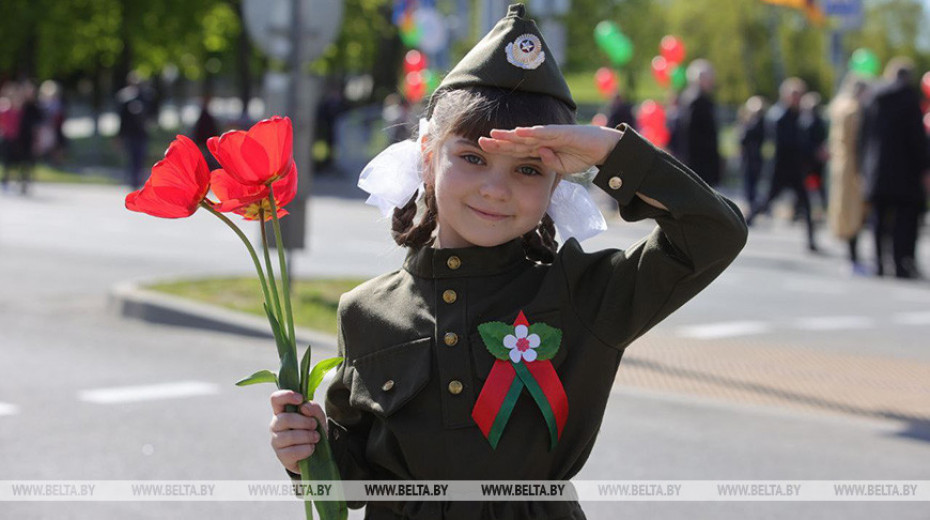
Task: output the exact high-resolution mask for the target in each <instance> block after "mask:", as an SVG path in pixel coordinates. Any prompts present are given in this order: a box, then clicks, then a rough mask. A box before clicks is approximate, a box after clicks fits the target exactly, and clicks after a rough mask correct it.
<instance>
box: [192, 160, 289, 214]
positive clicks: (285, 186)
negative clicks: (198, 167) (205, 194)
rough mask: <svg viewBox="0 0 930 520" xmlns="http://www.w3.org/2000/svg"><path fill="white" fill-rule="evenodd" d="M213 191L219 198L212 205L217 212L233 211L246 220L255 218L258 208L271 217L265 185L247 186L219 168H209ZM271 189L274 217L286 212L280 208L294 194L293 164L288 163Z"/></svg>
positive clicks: (282, 207)
mask: <svg viewBox="0 0 930 520" xmlns="http://www.w3.org/2000/svg"><path fill="white" fill-rule="evenodd" d="M210 184H211V187H212V189H213V194H214V195H216V197H217V198H218V199H220V201H219V202H218V203H217V204H216V205H214V208H216V210H217V211H221V212H223V213H227V212H230V211H231V212H233V213H235V214H237V215H242V216H243V217H245V219H246V220H258V219H259V212H260V210H265V220H271V218H272V215H271V202H270V201H269V200H268V186H250V185H247V184H242V183H240V182H238V181H236V179H234V178H233V177H232V176H231V175H229V173H228V172H227V171H225V170H223V169H222V168H220V169H217V170H213V173H212V174H211V176H210ZM271 187H272V188H273V189H274V201H275V205H276V206H277V208H278V218H280V217H283V216H285V215H287V210H286V209H284V206H286V205H287V204H288V203H289V202H291V201H292V200H293V199H294V195H296V194H297V166H296V165H295V164H294V163H291V168H290V170H289V171H288V172H287V173H286V174H285V175H284V176H283V177H281V178H280V179H278V180H276V181H274V183H273V184H272V185H271Z"/></svg>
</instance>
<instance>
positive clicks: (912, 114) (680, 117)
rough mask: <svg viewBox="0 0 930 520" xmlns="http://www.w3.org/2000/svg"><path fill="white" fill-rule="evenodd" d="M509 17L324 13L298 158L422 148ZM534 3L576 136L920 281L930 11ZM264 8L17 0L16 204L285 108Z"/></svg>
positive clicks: (358, 156) (708, 1)
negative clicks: (493, 29) (435, 113)
mask: <svg viewBox="0 0 930 520" xmlns="http://www.w3.org/2000/svg"><path fill="white" fill-rule="evenodd" d="M290 1H291V0H281V2H284V3H290ZM281 2H278V3H281ZM274 3H275V2H271V3H269V4H268V5H269V6H270V5H272V4H274ZM506 3H507V2H506V1H501V0H345V1H344V2H342V1H337V0H330V1H329V2H323V4H321V6H317V7H314V8H313V9H318V11H316V13H315V15H319V18H320V19H326V20H337V21H338V31H336V32H335V33H334V38H333V40H332V41H323V42H316V45H317V46H318V49H317V50H316V51H315V55H314V56H313V59H311V60H308V61H307V63H306V65H305V66H304V65H300V66H298V68H300V69H301V72H302V73H306V74H308V75H312V76H313V77H315V78H317V79H318V80H319V82H318V85H319V94H318V96H317V97H316V98H315V102H314V103H313V106H312V108H311V109H309V111H310V113H308V114H306V117H307V119H308V120H309V121H312V128H313V131H312V136H313V137H312V138H310V139H308V140H307V142H302V143H301V142H298V143H297V144H298V146H303V147H305V149H308V150H310V152H311V153H310V156H311V157H312V166H313V167H312V171H313V172H315V174H316V175H318V176H330V177H333V178H343V179H346V180H351V179H352V178H354V177H355V176H356V175H357V173H358V172H359V171H360V169H361V167H362V166H363V165H364V164H365V162H366V161H367V160H368V159H369V158H371V157H372V156H373V155H374V154H376V153H377V152H378V151H380V150H381V149H383V148H384V146H386V145H387V144H390V143H391V142H395V141H398V140H401V139H405V138H407V137H408V136H409V132H410V129H412V128H413V127H414V126H415V121H416V119H417V118H418V117H419V116H420V115H421V114H422V111H423V104H424V102H425V100H426V99H428V96H429V94H430V93H431V91H432V89H434V88H435V87H436V85H438V83H439V80H440V79H441V77H442V74H443V73H444V72H445V71H446V70H447V69H448V67H449V66H450V64H452V63H455V61H456V60H457V59H458V58H459V57H461V55H462V53H463V52H464V51H465V50H467V49H468V48H469V47H470V46H471V45H472V44H473V42H474V41H475V40H476V39H477V38H478V37H479V36H480V35H481V34H484V32H486V31H487V30H488V29H489V27H490V24H491V23H492V22H493V21H494V20H496V19H497V18H498V17H499V15H500V13H502V12H504V10H505V8H506ZM251 4H255V5H258V4H259V3H256V2H251ZM337 4H338V9H336V8H334V7H333V6H335V5H337ZM526 4H527V7H528V11H529V13H530V15H531V16H532V17H533V18H535V19H536V20H537V22H538V23H539V25H540V26H541V28H542V31H543V33H544V34H545V35H546V38H547V42H548V44H549V46H550V47H551V50H552V54H554V57H555V58H556V59H557V60H558V61H559V63H560V65H561V67H562V70H563V72H564V73H565V75H566V77H567V79H568V81H569V85H570V87H571V88H572V92H573V94H574V95H575V97H576V101H577V102H578V104H579V112H578V119H579V122H582V123H589V122H590V123H593V124H601V125H610V126H616V125H618V124H620V123H627V124H629V125H631V126H633V127H634V128H636V129H637V130H638V131H639V132H641V133H642V134H643V135H644V136H646V137H647V138H648V139H650V140H651V141H653V142H654V143H655V144H657V145H659V146H661V147H664V148H665V149H667V150H668V151H669V152H670V153H672V154H674V155H675V156H677V157H679V158H680V159H681V160H682V161H683V162H685V163H686V164H688V165H689V166H690V167H692V168H693V169H694V170H695V171H696V172H697V173H698V174H700V175H701V176H702V177H703V178H704V179H705V180H706V181H707V182H708V183H709V184H711V185H712V186H715V187H717V188H718V189H720V190H721V191H724V192H725V193H727V194H728V195H730V196H732V197H733V198H734V199H736V200H738V201H739V202H740V204H741V206H742V207H743V209H744V212H745V215H746V217H747V220H748V222H749V223H750V225H753V226H755V225H759V224H758V223H759V222H766V221H767V222H771V221H772V220H773V219H786V220H788V221H797V222H799V223H802V224H803V229H804V233H805V234H806V238H807V247H808V249H809V250H810V251H811V252H812V253H817V252H818V251H820V250H821V246H820V245H819V244H820V243H821V242H822V241H824V240H825V239H827V236H826V235H829V236H830V237H833V238H835V239H839V240H841V241H843V242H844V243H845V244H847V246H848V257H849V263H848V266H849V267H848V268H849V271H850V273H851V274H854V275H861V276H869V275H894V276H897V277H900V278H918V277H920V276H921V270H920V266H919V265H918V261H917V254H916V244H917V242H918V238H919V235H920V227H921V224H922V221H923V219H924V215H925V213H926V208H927V193H928V183H930V181H928V170H930V161H928V154H930V144H928V143H930V138H928V135H930V112H928V110H930V102H928V100H930V72H927V71H928V70H930V31H927V30H925V29H924V28H925V27H926V26H927V22H928V17H930V9H928V5H927V2H926V1H924V0H817V1H815V0H661V1H658V0H615V1H603V0H527V1H526ZM308 5H309V4H308ZM250 9H253V10H252V11H250ZM271 10H274V9H271ZM329 11H333V12H335V11H338V14H335V15H334V16H333V17H332V18H328V17H327V16H326V13H327V12H329ZM252 12H254V5H253V6H251V7H250V1H249V0H183V1H181V0H163V1H160V2H153V3H140V2H133V1H131V0H95V1H74V2H57V1H53V0H5V1H4V2H3V16H2V17H0V35H2V38H3V44H2V45H0V158H2V167H0V168H2V188H3V191H4V192H5V193H7V194H10V195H11V196H12V195H13V194H16V193H21V194H28V193H29V187H30V183H31V182H35V181H40V182H41V181H68V182H111V183H112V182H118V183H123V184H125V185H127V186H129V187H132V188H138V187H139V186H141V184H142V183H143V182H144V181H145V179H146V177H147V170H148V168H149V167H150V166H151V164H152V163H153V162H154V161H156V160H158V158H159V155H160V154H161V152H162V150H164V148H165V146H166V144H167V143H168V142H169V141H170V140H171V138H173V136H174V135H175V134H176V133H184V134H187V135H188V136H190V137H191V138H192V139H193V140H194V141H195V142H196V143H198V144H199V145H200V146H202V147H204V150H205V151H206V148H205V142H206V139H207V138H208V137H210V136H212V135H217V134H219V133H221V132H222V131H225V130H228V129H233V128H244V127H247V126H248V125H250V124H251V123H252V122H254V121H255V120H257V119H260V118H263V117H265V116H267V115H269V111H270V107H272V106H275V103H274V97H275V96H277V95H278V94H275V92H279V91H276V90H275V87H274V83H275V81H277V80H278V79H279V78H280V77H281V76H282V74H286V73H288V71H289V70H291V69H293V68H294V66H293V63H292V62H289V61H288V60H287V59H284V58H282V54H281V53H277V52H271V51H269V50H268V49H267V47H265V46H263V45H261V44H257V43H256V42H257V41H260V40H261V39H262V38H261V35H257V34H256V31H259V29H255V28H254V27H253V28H251V29H250V28H249V25H250V23H252V24H253V26H254V21H250V18H254V17H253V16H251V15H248V13H252ZM288 29H289V27H286V26H282V27H279V28H277V29H275V28H274V27H273V26H272V29H267V28H266V29H264V30H267V31H272V32H273V31H275V30H280V31H286V30H288ZM285 54H286V53H285ZM292 116H293V114H292ZM307 135H310V134H307ZM298 137H300V135H298ZM207 155H208V156H209V154H207ZM307 169H308V170H311V168H307ZM783 194H787V195H790V196H789V197H787V198H784V197H782V195H783ZM783 199H784V200H786V201H787V202H788V203H787V204H775V203H776V202H779V201H783ZM864 229H866V230H869V231H870V233H869V236H870V238H871V240H872V241H873V242H874V243H873V246H872V247H870V248H869V251H871V252H872V254H873V257H872V258H867V259H864V258H862V255H860V254H859V251H858V250H859V241H858V237H859V235H860V232H861V231H862V230H864ZM821 235H823V236H821ZM847 246H844V247H847Z"/></svg>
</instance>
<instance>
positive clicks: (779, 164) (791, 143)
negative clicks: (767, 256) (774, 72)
mask: <svg viewBox="0 0 930 520" xmlns="http://www.w3.org/2000/svg"><path fill="white" fill-rule="evenodd" d="M806 89H807V85H806V84H805V83H804V81H803V80H801V79H800V78H788V79H786V80H785V81H783V82H782V84H781V86H780V87H779V91H778V92H779V98H780V99H779V101H778V103H776V104H775V106H773V107H772V108H771V109H770V110H769V111H768V114H766V121H765V133H766V139H771V140H773V141H774V143H775V156H774V157H773V159H772V161H770V162H769V164H768V165H767V170H768V171H769V172H770V177H769V178H770V179H771V184H770V186H769V193H768V195H767V196H766V197H765V200H764V201H763V202H762V204H760V205H758V206H756V207H755V208H752V210H750V212H749V215H748V216H747V217H746V223H747V224H749V225H750V226H751V225H752V223H753V221H754V220H755V218H756V217H757V216H758V215H759V214H760V213H768V211H769V208H770V207H771V205H772V202H774V201H775V199H777V198H778V196H779V195H781V193H782V191H784V190H785V189H789V190H791V191H793V192H794V194H795V196H796V197H797V201H798V203H799V205H800V208H801V211H802V212H803V214H804V218H805V220H806V222H807V248H808V249H809V250H810V251H817V244H816V242H815V240H814V221H813V219H812V218H811V204H810V199H808V197H807V189H806V188H805V186H804V163H805V161H804V157H805V156H806V152H807V149H808V145H807V143H806V140H805V136H804V132H803V131H802V130H801V125H800V123H799V121H798V119H799V117H800V105H801V96H803V95H804V91H805V90H806Z"/></svg>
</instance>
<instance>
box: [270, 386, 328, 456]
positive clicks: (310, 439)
mask: <svg viewBox="0 0 930 520" xmlns="http://www.w3.org/2000/svg"><path fill="white" fill-rule="evenodd" d="M301 403H303V405H301ZM289 404H292V405H294V406H299V407H300V408H299V409H298V410H299V411H300V413H289V412H285V411H284V408H285V406H287V405H289ZM271 409H272V410H273V411H274V417H273V418H272V419H271V447H272V448H274V453H275V455H277V457H278V460H280V461H281V464H283V465H284V467H285V468H287V470H288V471H290V472H291V473H300V468H299V467H298V466H297V463H298V462H300V461H301V460H303V459H306V458H307V457H309V456H310V455H312V454H313V451H314V449H315V448H316V443H318V442H320V434H319V432H317V431H316V428H317V424H322V425H323V430H324V431H325V430H326V414H325V413H324V412H323V407H321V406H320V405H319V404H317V403H315V402H313V401H307V402H306V403H304V402H303V396H301V395H300V394H298V393H296V392H293V391H291V390H278V391H276V392H274V393H272V394H271Z"/></svg>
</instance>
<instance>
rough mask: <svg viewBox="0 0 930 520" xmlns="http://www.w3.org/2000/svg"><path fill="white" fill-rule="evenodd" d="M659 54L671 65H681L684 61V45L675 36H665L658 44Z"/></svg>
mask: <svg viewBox="0 0 930 520" xmlns="http://www.w3.org/2000/svg"><path fill="white" fill-rule="evenodd" d="M659 54H661V55H662V57H663V58H665V60H666V61H667V62H669V63H671V64H673V65H674V64H678V63H681V62H683V61H685V44H684V43H682V42H681V40H679V39H678V38H677V37H675V36H672V35H668V36H665V37H663V38H662V42H661V43H659ZM672 68H674V67H672Z"/></svg>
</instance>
